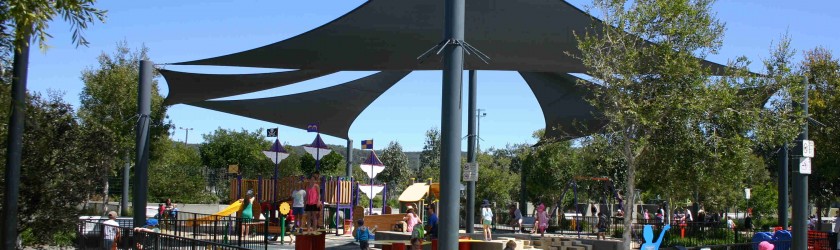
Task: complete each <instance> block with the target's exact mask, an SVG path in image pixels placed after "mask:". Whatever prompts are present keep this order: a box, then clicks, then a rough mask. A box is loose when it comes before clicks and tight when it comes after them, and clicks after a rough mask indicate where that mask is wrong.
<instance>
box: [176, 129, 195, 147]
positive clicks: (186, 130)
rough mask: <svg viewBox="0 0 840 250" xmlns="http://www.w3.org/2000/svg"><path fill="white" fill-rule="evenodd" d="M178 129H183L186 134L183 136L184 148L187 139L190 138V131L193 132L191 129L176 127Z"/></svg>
mask: <svg viewBox="0 0 840 250" xmlns="http://www.w3.org/2000/svg"><path fill="white" fill-rule="evenodd" d="M178 128H179V129H183V130H184V131H185V132H186V134H185V135H184V146H186V145H187V139H189V138H190V130H193V128H185V127H178Z"/></svg>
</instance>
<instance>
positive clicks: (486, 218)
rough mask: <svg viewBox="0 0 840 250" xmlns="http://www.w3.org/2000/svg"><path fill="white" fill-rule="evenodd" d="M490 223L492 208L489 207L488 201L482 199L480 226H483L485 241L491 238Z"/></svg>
mask: <svg viewBox="0 0 840 250" xmlns="http://www.w3.org/2000/svg"><path fill="white" fill-rule="evenodd" d="M492 224H493V210H492V209H490V201H487V200H484V202H483V203H482V204H481V227H482V228H484V240H485V241H490V240H492V239H493V233H492V232H490V225H492ZM468 226H469V225H468Z"/></svg>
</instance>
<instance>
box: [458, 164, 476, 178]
mask: <svg viewBox="0 0 840 250" xmlns="http://www.w3.org/2000/svg"><path fill="white" fill-rule="evenodd" d="M461 173H462V174H463V175H464V176H463V177H464V181H478V163H469V162H467V163H466V164H464V171H462V172H461Z"/></svg>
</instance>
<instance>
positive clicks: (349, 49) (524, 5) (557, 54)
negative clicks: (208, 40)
mask: <svg viewBox="0 0 840 250" xmlns="http://www.w3.org/2000/svg"><path fill="white" fill-rule="evenodd" d="M443 22H444V1H417V0H370V1H368V2H366V3H364V4H362V5H361V6H359V7H358V8H356V9H354V10H352V11H350V12H349V13H347V14H345V15H344V16H341V17H339V18H337V19H335V20H333V21H332V22H329V23H327V24H324V25H323V26H321V27H318V28H316V29H313V30H310V31H308V32H306V33H303V34H300V35H298V36H295V37H292V38H289V39H286V40H283V41H279V42H276V43H273V44H269V45H266V46H263V47H259V48H255V49H251V50H246V51H242V52H238V53H233V54H229V55H224V56H218V57H213V58H208V59H201V60H195V61H188V62H182V63H178V64H185V65H222V66H244V67H264V68H283V69H318V70H435V69H441V67H442V62H441V60H440V57H431V58H429V59H427V60H425V61H421V60H418V59H417V58H418V56H420V55H421V54H423V53H424V52H425V51H427V50H429V49H430V48H432V47H433V46H435V45H437V44H438V43H440V42H441V40H442V37H443V33H444V32H443V27H444V23H443ZM593 25H596V26H600V25H602V23H601V21H599V20H597V19H595V18H593V17H591V16H590V15H588V14H586V13H585V12H583V11H581V10H580V9H578V8H576V7H574V6H572V5H571V4H569V3H567V2H565V1H562V0H482V1H469V2H468V3H467V4H466V20H465V34H467V35H466V42H468V43H469V44H471V45H472V46H474V47H475V48H477V49H478V50H480V51H481V52H483V53H484V54H486V55H487V56H489V57H490V58H491V62H490V63H484V62H482V61H480V60H479V59H478V58H477V57H475V56H467V57H465V60H466V61H465V67H464V68H465V69H476V70H516V71H531V72H573V73H584V72H585V71H586V68H585V67H584V66H583V64H582V63H581V62H580V60H578V59H575V58H574V57H573V56H570V55H569V53H571V54H572V55H576V54H579V50H578V49H577V40H576V39H575V36H574V34H575V33H576V34H584V33H585V32H586V31H587V29H589V28H590V27H593ZM594 30H596V31H597V30H600V29H599V28H596V29H594ZM433 53H434V52H433ZM703 64H704V65H707V66H710V67H712V68H713V70H715V71H720V69H722V68H723V67H724V66H721V65H719V64H715V63H712V62H708V61H704V62H703ZM721 72H722V71H721Z"/></svg>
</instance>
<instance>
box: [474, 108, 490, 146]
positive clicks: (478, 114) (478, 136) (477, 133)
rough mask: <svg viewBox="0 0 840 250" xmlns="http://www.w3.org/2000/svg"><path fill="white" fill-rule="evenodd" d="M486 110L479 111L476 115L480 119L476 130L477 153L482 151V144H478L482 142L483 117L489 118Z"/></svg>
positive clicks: (477, 120) (477, 121)
mask: <svg viewBox="0 0 840 250" xmlns="http://www.w3.org/2000/svg"><path fill="white" fill-rule="evenodd" d="M485 110H486V109H478V112H477V113H476V114H475V115H476V117H477V118H478V119H476V129H475V130H476V131H475V148H476V151H479V150H481V145H480V143H478V141H479V140H481V117H485V116H487V113H485V112H484V111H485Z"/></svg>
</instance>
